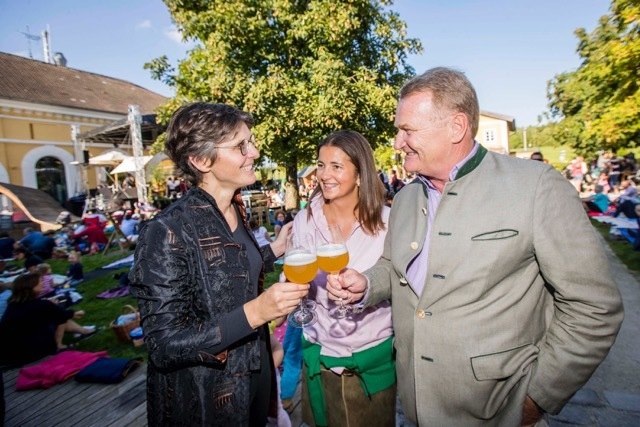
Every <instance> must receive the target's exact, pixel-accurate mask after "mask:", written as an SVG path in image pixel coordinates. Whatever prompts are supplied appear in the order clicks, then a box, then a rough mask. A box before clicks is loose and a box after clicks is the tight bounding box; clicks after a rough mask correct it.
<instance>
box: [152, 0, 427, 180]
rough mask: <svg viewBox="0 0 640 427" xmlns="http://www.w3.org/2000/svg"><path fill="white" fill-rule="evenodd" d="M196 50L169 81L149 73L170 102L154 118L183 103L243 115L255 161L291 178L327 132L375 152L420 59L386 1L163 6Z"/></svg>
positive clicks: (163, 68)
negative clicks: (257, 153)
mask: <svg viewBox="0 0 640 427" xmlns="http://www.w3.org/2000/svg"><path fill="white" fill-rule="evenodd" d="M165 3H166V5H167V6H168V8H169V11H170V13H171V15H172V17H173V19H174V21H175V23H176V25H177V26H178V27H179V29H180V30H181V31H182V34H183V36H184V37H185V38H186V39H193V40H196V41H198V42H199V43H198V45H197V47H195V48H194V49H193V50H191V51H190V53H189V55H188V57H187V58H186V59H184V60H183V61H181V62H180V63H179V64H178V67H177V73H174V71H175V70H174V69H173V68H172V66H171V64H169V62H168V61H167V59H166V57H161V58H157V59H155V60H153V61H151V62H149V63H148V64H146V68H149V69H150V70H151V72H152V76H153V77H155V78H157V79H160V80H163V81H165V82H167V83H168V84H171V85H173V86H174V87H175V89H176V97H175V98H174V99H171V100H170V101H169V102H168V104H167V105H165V106H164V107H163V109H162V111H161V119H163V120H167V119H168V116H169V115H170V114H171V113H172V112H173V111H174V110H175V109H176V108H177V107H178V106H179V105H180V104H182V103H184V102H185V101H191V100H202V101H209V102H223V103H228V104H232V105H235V106H237V107H239V108H242V109H244V110H246V111H249V112H251V113H252V114H253V115H254V117H255V118H256V122H257V125H256V126H255V128H254V132H255V134H256V137H257V139H258V141H259V143H260V149H261V152H262V154H263V155H266V156H268V157H269V158H271V159H272V160H273V161H275V162H276V163H278V164H280V165H286V171H287V176H288V177H290V178H294V177H295V174H296V169H297V167H298V164H299V163H300V164H301V163H303V162H310V161H311V160H312V159H313V158H314V156H315V150H316V147H317V144H318V142H319V141H320V140H321V139H322V138H323V137H324V136H326V135H327V134H328V133H330V132H331V131H334V130H338V129H344V128H350V129H353V130H357V131H359V132H361V133H363V134H364V135H365V136H366V137H367V139H369V141H370V142H371V143H372V145H373V146H374V147H375V146H376V145H377V144H379V143H381V142H385V141H388V140H389V139H390V138H391V136H392V134H393V126H392V125H393V113H394V109H395V105H396V97H397V93H398V89H399V87H400V86H401V84H402V83H403V82H404V81H405V80H406V79H407V78H409V77H410V76H412V75H413V74H414V71H413V69H412V68H411V67H410V66H409V65H408V64H407V63H406V59H407V55H408V54H409V53H415V52H419V51H421V49H422V46H421V44H420V42H419V41H417V40H415V39H411V38H408V37H407V35H406V25H405V23H404V22H403V21H402V20H401V19H400V18H399V16H398V15H397V13H395V12H393V11H391V10H390V9H389V6H391V4H392V1H391V0H380V1H375V0H349V1H346V0H343V1H335V0H332V1H328V0H165Z"/></svg>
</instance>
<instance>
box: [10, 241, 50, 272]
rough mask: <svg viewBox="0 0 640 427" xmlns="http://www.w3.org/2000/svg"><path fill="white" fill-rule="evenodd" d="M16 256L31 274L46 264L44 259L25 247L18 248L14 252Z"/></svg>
mask: <svg viewBox="0 0 640 427" xmlns="http://www.w3.org/2000/svg"><path fill="white" fill-rule="evenodd" d="M13 253H14V255H15V258H16V260H18V261H24V269H25V270H27V271H29V272H32V273H33V272H35V268H36V267H37V266H38V265H39V264H42V263H43V262H44V260H43V259H42V258H40V257H39V256H37V255H34V254H32V253H31V252H30V251H29V250H28V249H27V248H25V247H24V246H18V247H16V248H15V250H14V252H13Z"/></svg>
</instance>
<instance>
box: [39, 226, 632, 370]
mask: <svg viewBox="0 0 640 427" xmlns="http://www.w3.org/2000/svg"><path fill="white" fill-rule="evenodd" d="M592 223H593V225H594V227H595V228H596V229H597V230H598V231H599V232H600V233H601V234H602V235H603V237H604V238H605V240H606V241H607V243H608V244H609V245H610V246H611V248H612V249H613V251H614V253H615V254H616V255H617V256H618V257H619V258H620V259H621V260H622V262H623V263H624V264H625V265H626V266H627V267H628V268H629V269H630V270H632V271H633V272H636V273H640V252H638V251H634V250H633V248H632V247H631V245H630V244H629V243H628V242H627V241H624V240H616V239H614V238H612V237H611V236H610V235H609V226H608V225H606V224H601V223H599V222H596V221H592ZM129 253H130V252H121V251H117V252H111V253H109V254H107V255H106V256H102V255H91V256H84V257H83V258H82V264H83V266H84V271H85V274H86V273H87V272H89V271H92V270H95V269H100V268H101V267H102V266H104V265H107V264H110V263H111V262H113V261H115V260H117V259H120V258H123V257H125V256H126V255H128V254H129ZM48 262H49V264H50V265H51V266H52V270H53V272H54V273H58V274H64V273H65V271H66V270H67V267H68V262H67V261H66V260H50V261H48ZM281 271H282V269H281V267H280V266H278V265H276V266H275V271H273V272H271V273H268V274H267V275H266V277H265V286H266V287H268V286H269V285H271V284H272V283H274V282H276V281H278V277H279V275H280V272H281ZM121 272H127V269H120V270H108V271H106V273H105V274H104V275H102V276H100V277H97V278H94V279H92V280H85V282H84V283H82V284H80V285H79V286H78V291H79V292H80V293H81V294H82V295H83V300H82V301H81V302H80V303H79V304H75V305H73V306H72V307H71V308H72V309H73V310H84V311H85V312H86V315H85V317H84V318H83V319H82V320H81V321H80V323H81V324H85V325H96V326H97V327H98V331H97V333H95V334H94V335H91V336H90V337H87V338H84V339H81V340H79V341H74V339H73V338H70V337H65V343H67V344H73V345H74V347H75V348H77V349H79V350H83V351H100V350H107V351H108V352H109V355H110V356H112V357H128V358H133V357H143V358H145V359H146V357H147V355H146V350H145V348H144V346H143V347H134V346H133V344H132V343H130V342H127V343H122V342H120V341H118V340H117V339H116V335H115V333H114V332H113V331H112V330H111V328H110V324H111V322H112V321H113V320H115V319H116V317H118V316H119V315H120V314H122V312H123V308H124V307H125V306H127V305H131V306H133V307H136V308H137V303H136V301H135V299H134V298H132V297H130V296H128V297H123V298H115V299H99V298H96V295H98V294H99V293H101V292H103V291H105V290H108V289H111V288H113V287H115V286H117V285H118V281H117V279H115V278H114V275H115V274H117V273H121Z"/></svg>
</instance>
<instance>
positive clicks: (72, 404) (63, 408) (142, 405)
mask: <svg viewBox="0 0 640 427" xmlns="http://www.w3.org/2000/svg"><path fill="white" fill-rule="evenodd" d="M146 371H147V367H146V365H143V366H141V367H139V368H138V369H136V370H135V371H134V372H132V373H131V375H129V376H128V377H127V378H126V379H125V380H124V381H122V382H121V383H120V384H113V385H111V384H108V385H107V384H87V383H79V382H77V381H76V380H74V379H70V380H68V381H66V382H65V383H63V384H58V385H56V386H53V387H52V388H50V389H47V390H29V391H16V390H15V389H16V387H15V385H16V378H17V376H18V370H17V369H13V370H10V371H6V372H4V374H3V376H4V397H5V402H6V414H5V426H7V427H10V426H38V427H40V426H47V427H53V426H74V425H82V426H86V427H89V426H100V427H102V426H146V425H147V406H146V405H147V399H146V378H147V376H146Z"/></svg>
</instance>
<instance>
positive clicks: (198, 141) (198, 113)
mask: <svg viewBox="0 0 640 427" xmlns="http://www.w3.org/2000/svg"><path fill="white" fill-rule="evenodd" d="M242 123H244V124H246V125H247V127H249V128H251V127H252V126H253V117H252V116H251V114H249V113H247V112H244V111H242V110H239V109H238V108H235V107H232V106H230V105H226V104H210V103H206V102H193V103H191V104H187V105H183V106H182V107H180V108H178V110H177V111H176V112H175V113H173V116H172V117H171V121H170V122H169V126H168V127H167V139H166V141H165V152H166V154H167V156H169V158H170V159H171V160H172V161H173V163H174V164H175V165H176V167H177V168H178V169H179V170H180V171H181V172H182V174H183V175H184V176H185V177H186V178H187V179H188V180H189V182H191V184H193V185H198V184H199V183H200V182H202V173H201V172H200V171H199V170H197V169H196V168H195V167H193V165H192V164H191V162H190V161H189V158H190V157H194V158H199V159H208V160H210V161H212V162H214V161H215V160H216V157H217V150H216V145H218V144H221V143H223V142H224V141H225V140H227V139H228V138H229V137H232V136H233V135H234V133H235V132H236V131H237V130H238V126H239V125H240V124H242Z"/></svg>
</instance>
